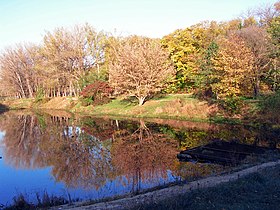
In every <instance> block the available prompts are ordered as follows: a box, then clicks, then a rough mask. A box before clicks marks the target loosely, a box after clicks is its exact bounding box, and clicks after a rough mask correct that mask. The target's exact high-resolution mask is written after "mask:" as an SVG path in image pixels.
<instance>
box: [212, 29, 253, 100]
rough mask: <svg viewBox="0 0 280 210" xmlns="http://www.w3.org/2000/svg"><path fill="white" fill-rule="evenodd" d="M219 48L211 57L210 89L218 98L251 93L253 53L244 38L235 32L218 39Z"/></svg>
mask: <svg viewBox="0 0 280 210" xmlns="http://www.w3.org/2000/svg"><path fill="white" fill-rule="evenodd" d="M218 44H219V50H218V52H217V56H215V57H214V58H213V63H214V72H213V75H212V77H213V81H215V83H213V84H212V89H213V91H214V93H215V94H216V95H217V98H219V99H226V98H232V97H236V96H241V95H248V96H250V95H251V94H252V93H251V92H252V79H251V78H252V76H253V75H254V72H253V54H252V52H251V51H250V49H249V48H248V47H247V46H246V43H245V42H244V40H242V39H241V38H240V37H238V36H237V35H235V34H232V35H230V36H229V37H228V38H221V39H220V40H219V41H218Z"/></svg>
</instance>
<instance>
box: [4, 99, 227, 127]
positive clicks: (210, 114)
mask: <svg viewBox="0 0 280 210" xmlns="http://www.w3.org/2000/svg"><path fill="white" fill-rule="evenodd" d="M1 103H2V104H3V105H5V106H7V107H9V108H10V109H55V110H67V111H70V112H73V113H81V114H85V115H95V116H100V115H107V116H122V117H139V118H162V119H181V120H190V121H204V122H205V121H210V120H211V119H212V118H215V117H217V118H218V117H219V116H220V117H221V116H222V115H219V113H218V109H217V106H216V105H210V104H208V103H207V102H206V101H201V100H198V99H196V98H195V97H193V96H192V95H187V94H174V95H166V96H163V97H159V98H154V99H151V100H149V101H147V102H146V103H145V104H144V105H142V106H138V104H137V101H135V100H133V99H132V100H129V99H115V100H112V101H111V102H110V103H108V104H104V105H97V106H93V105H88V106H85V105H83V103H82V101H81V100H79V99H77V98H65V97H60V98H53V99H44V100H41V101H36V100H35V99H17V100H7V101H2V102H1Z"/></svg>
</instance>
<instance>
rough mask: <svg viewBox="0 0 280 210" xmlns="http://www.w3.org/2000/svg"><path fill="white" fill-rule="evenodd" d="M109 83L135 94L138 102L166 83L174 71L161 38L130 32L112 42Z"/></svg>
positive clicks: (131, 94) (121, 91)
mask: <svg viewBox="0 0 280 210" xmlns="http://www.w3.org/2000/svg"><path fill="white" fill-rule="evenodd" d="M112 51H113V52H112V53H113V57H111V61H110V66H109V83H110V85H111V86H112V87H114V88H115V90H116V92H118V93H125V94H128V95H130V96H135V97H136V98H137V99H138V101H139V105H142V104H143V103H144V102H145V100H146V99H147V97H150V96H153V94H155V93H156V92H158V91H160V90H161V88H162V87H163V83H162V82H163V81H164V80H165V79H167V77H168V76H169V75H171V74H172V73H173V67H172V66H171V64H170V62H169V61H168V53H167V52H166V51H165V50H164V49H163V48H162V47H161V44H160V42H159V40H153V39H149V38H145V37H139V36H131V37H128V38H126V39H124V40H122V41H120V43H118V44H117V45H115V46H112Z"/></svg>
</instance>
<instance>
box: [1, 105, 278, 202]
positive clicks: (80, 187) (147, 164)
mask: <svg viewBox="0 0 280 210" xmlns="http://www.w3.org/2000/svg"><path fill="white" fill-rule="evenodd" d="M215 138H220V139H224V140H227V141H229V140H233V139H234V140H235V141H238V142H240V143H246V144H256V145H260V146H270V147H276V146H277V145H279V130H277V131H275V130H272V131H271V129H269V128H267V126H265V125H264V126H262V127H261V129H254V128H252V127H250V126H241V125H221V124H220V125H218V124H209V123H195V122H187V121H176V120H162V119H147V120H143V119H110V118H93V117H79V116H75V115H73V114H70V113H67V112H59V111H49V113H39V112H38V113H33V112H24V111H9V112H5V113H2V114H1V115H0V157H2V158H1V159H0V172H1V173H0V205H1V206H2V207H3V206H9V205H12V204H13V202H14V201H15V200H16V199H17V198H18V197H24V199H25V200H26V201H28V202H30V203H34V204H38V203H43V202H45V201H46V200H48V201H49V202H50V200H52V202H53V203H54V201H56V200H60V201H61V203H64V202H72V201H83V200H98V199H104V198H108V197H114V196H123V195H126V194H138V193H141V192H144V191H146V190H151V189H156V188H159V187H165V186H168V185H170V184H173V183H178V182H188V181H190V180H195V179H198V178H201V177H204V176H209V175H212V174H216V173H219V172H221V171H224V170H227V167H228V166H222V165H216V164H209V163H190V162H179V161H178V160H177V156H176V155H177V154H178V153H179V152H180V151H181V150H182V149H185V148H192V147H196V146H200V145H204V144H207V143H209V142H211V140H213V139H215Z"/></svg>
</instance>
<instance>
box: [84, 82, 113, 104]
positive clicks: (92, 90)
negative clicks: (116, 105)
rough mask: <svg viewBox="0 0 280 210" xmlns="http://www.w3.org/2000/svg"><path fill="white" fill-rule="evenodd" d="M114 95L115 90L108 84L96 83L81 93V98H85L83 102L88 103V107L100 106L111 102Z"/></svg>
mask: <svg viewBox="0 0 280 210" xmlns="http://www.w3.org/2000/svg"><path fill="white" fill-rule="evenodd" d="M112 93H113V89H112V88H111V87H110V86H109V84H108V83H107V82H103V81H96V82H94V83H92V84H90V85H88V86H86V87H85V88H84V89H83V90H82V91H81V96H82V97H83V102H84V103H86V105H89V104H94V105H100V104H104V103H108V102H109V101H110V100H111V96H112Z"/></svg>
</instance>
